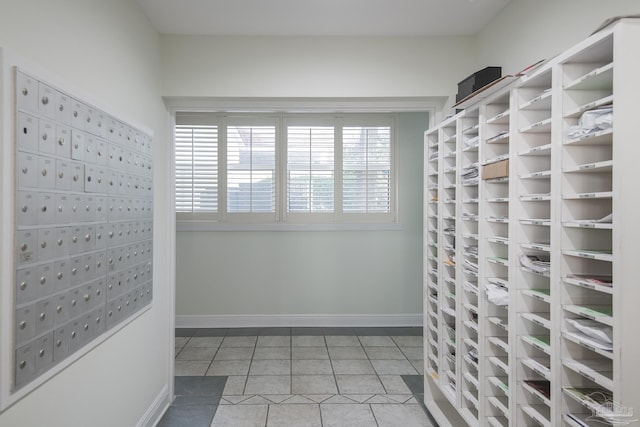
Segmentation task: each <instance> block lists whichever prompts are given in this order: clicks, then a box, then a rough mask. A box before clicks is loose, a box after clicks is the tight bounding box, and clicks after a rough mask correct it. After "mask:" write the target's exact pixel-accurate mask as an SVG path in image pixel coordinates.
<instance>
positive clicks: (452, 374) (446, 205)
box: [439, 116, 458, 402]
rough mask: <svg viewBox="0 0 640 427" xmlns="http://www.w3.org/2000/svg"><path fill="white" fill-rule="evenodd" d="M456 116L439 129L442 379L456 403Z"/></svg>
mask: <svg viewBox="0 0 640 427" xmlns="http://www.w3.org/2000/svg"><path fill="white" fill-rule="evenodd" d="M456 121H457V117H456V116H454V117H452V118H450V119H448V120H447V121H445V122H444V123H443V125H442V126H441V128H440V141H441V143H440V147H441V149H440V152H439V155H440V157H441V160H440V162H441V163H440V168H441V170H442V172H441V174H440V179H441V185H440V188H441V191H442V196H441V197H442V199H441V205H440V208H441V211H440V212H441V213H440V218H441V229H440V236H439V241H440V242H442V243H441V245H440V247H441V248H442V249H441V252H440V262H439V270H440V278H441V280H442V287H441V289H442V292H441V294H442V295H441V297H440V302H441V305H440V323H441V325H442V326H441V333H442V336H441V338H440V352H441V354H442V357H441V359H440V360H441V361H440V363H441V368H440V382H441V384H442V387H443V389H444V390H445V392H446V393H445V394H446V395H447V397H448V398H449V399H451V400H452V401H453V402H455V401H456V399H457V397H456V396H457V394H456V393H457V372H458V370H457V353H456V345H457V340H458V333H457V325H456V319H457V286H456V283H457V282H456V260H457V257H456V205H457V178H458V173H457V159H458V152H457V150H458V139H457V136H458V135H457V126H456V124H457V122H456Z"/></svg>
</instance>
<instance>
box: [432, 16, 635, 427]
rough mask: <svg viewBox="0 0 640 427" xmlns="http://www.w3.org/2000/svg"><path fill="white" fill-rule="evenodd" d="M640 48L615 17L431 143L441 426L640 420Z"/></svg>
mask: <svg viewBox="0 0 640 427" xmlns="http://www.w3.org/2000/svg"><path fill="white" fill-rule="evenodd" d="M639 42H640V20H638V19H636V20H631V19H629V20H622V21H621V22H618V23H617V24H615V25H612V26H610V27H608V28H606V29H604V30H602V31H600V32H598V33H596V34H594V35H592V36H591V37H590V38H588V39H586V40H585V41H583V42H581V43H579V44H578V45H576V46H575V47H573V48H571V49H569V50H568V51H566V52H564V53H562V54H560V55H558V56H557V57H555V58H553V59H552V60H550V61H548V62H547V63H546V64H543V65H542V66H540V67H538V68H537V69H535V70H533V71H532V72H531V73H529V74H527V75H525V76H522V77H521V78H519V79H516V80H514V81H513V82H512V83H511V84H510V85H508V86H506V87H504V88H502V89H501V90H498V91H496V92H495V93H492V94H491V95H489V96H487V97H484V98H482V99H480V100H478V101H477V102H475V103H473V102H468V103H466V104H465V105H466V108H465V110H463V111H461V112H459V113H457V114H456V115H454V116H452V117H448V118H446V119H445V120H443V121H442V122H441V123H439V124H438V125H437V126H435V127H434V128H432V129H429V130H428V131H427V132H425V135H424V150H425V153H424V154H425V161H424V164H425V173H424V179H425V181H424V192H425V193H424V194H425V196H424V253H425V256H424V338H425V355H424V356H425V361H424V363H425V404H426V406H427V408H428V409H429V410H430V412H431V413H432V414H433V416H434V418H435V420H436V421H437V423H438V425H440V426H461V425H469V426H479V427H485V426H495V427H506V426H511V427H520V426H538V425H539V426H548V427H551V426H565V425H566V426H579V427H585V426H587V427H590V426H598V425H626V424H628V421H629V420H632V419H635V418H639V417H640V388H638V386H637V384H638V381H639V380H640V379H639V378H638V369H637V364H638V360H640V344H639V343H638V332H637V327H638V326H637V325H638V324H639V323H640V309H639V304H638V301H640V287H638V286H637V278H638V276H639V275H638V268H637V267H638V259H637V246H638V243H637V241H638V236H640V221H638V218H640V203H639V202H638V198H637V194H638V190H637V188H638V182H639V179H638V166H637V162H638V159H639V158H640V144H637V143H636V142H635V141H636V139H637V138H636V136H637V133H638V132H637V128H638V119H637V105H638V96H637V95H638V93H640V80H639V79H638V75H640V58H638V55H636V54H635V52H636V50H637V45H638V43H639ZM506 159H509V160H508V164H506V163H505V165H504V170H503V171H501V173H500V176H499V177H498V176H490V177H488V178H490V179H481V180H479V181H478V180H475V179H474V178H475V177H476V176H477V175H476V171H477V165H478V164H479V165H480V166H481V167H483V165H486V164H494V163H495V162H497V161H501V160H502V161H504V160H506ZM492 162H493V163H492ZM485 167H486V166H485ZM623 344H624V345H623ZM634 409H635V411H636V416H635V417H632V416H631V415H630V414H631V413H632V412H631V411H632V410H634Z"/></svg>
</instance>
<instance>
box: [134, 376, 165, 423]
mask: <svg viewBox="0 0 640 427" xmlns="http://www.w3.org/2000/svg"><path fill="white" fill-rule="evenodd" d="M171 402H173V396H172V395H171V394H170V392H169V386H168V385H167V384H165V385H164V387H162V390H160V393H158V395H157V396H156V398H155V399H153V402H151V405H150V406H149V407H148V408H147V410H146V411H145V412H144V414H143V415H142V418H140V420H139V421H138V423H137V424H136V427H153V426H155V425H156V424H158V422H159V421H160V419H161V418H162V416H163V415H164V413H165V412H166V411H167V409H168V408H169V406H170V405H171Z"/></svg>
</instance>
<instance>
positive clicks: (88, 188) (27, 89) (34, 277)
mask: <svg viewBox="0 0 640 427" xmlns="http://www.w3.org/2000/svg"><path fill="white" fill-rule="evenodd" d="M15 97H16V110H15V116H16V132H15V134H16V209H15V212H16V215H15V217H16V221H15V256H14V259H15V287H14V294H15V299H14V302H15V313H14V331H15V332H14V340H13V342H14V346H15V352H14V367H15V368H14V378H13V389H14V391H15V390H18V389H21V388H23V387H24V386H25V385H27V384H29V383H31V382H32V381H33V380H35V379H36V378H37V377H39V376H40V375H42V374H44V373H45V372H47V371H49V370H50V369H51V368H52V367H53V366H54V365H56V364H58V363H60V362H62V361H63V360H65V359H67V358H68V357H69V356H71V355H72V354H74V353H76V352H78V351H79V350H80V349H81V348H83V347H84V346H85V345H87V344H89V343H90V342H92V341H94V339H95V338H97V337H99V336H100V335H101V334H103V333H104V332H105V331H106V330H108V329H111V328H112V327H114V326H115V325H117V324H118V323H119V322H122V321H124V320H125V319H127V318H128V317H129V316H131V315H132V314H134V313H136V312H138V311H139V309H140V308H142V307H144V306H146V305H148V304H149V303H150V301H151V298H152V293H153V285H152V252H153V237H152V235H153V216H152V213H153V199H152V191H153V175H152V173H153V170H152V147H151V138H150V137H149V135H146V134H144V133H143V132H141V131H139V130H137V129H135V128H133V127H131V126H129V125H127V124H125V123H123V122H121V121H119V120H117V119H115V118H113V117H111V116H109V115H108V114H106V113H105V112H103V111H100V110H99V109H96V108H94V107H92V106H91V105H89V104H88V103H85V102H83V101H81V100H78V99H76V98H74V97H73V96H71V95H69V94H67V93H66V92H64V91H61V90H58V89H57V88H54V87H53V86H51V85H49V84H47V83H45V82H42V81H40V80H38V79H37V78H34V77H32V76H30V75H29V74H27V73H25V72H23V71H22V70H18V69H16V71H15Z"/></svg>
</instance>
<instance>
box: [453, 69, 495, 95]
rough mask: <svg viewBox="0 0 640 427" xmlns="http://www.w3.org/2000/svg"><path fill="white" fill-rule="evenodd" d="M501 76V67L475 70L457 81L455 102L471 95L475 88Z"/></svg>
mask: <svg viewBox="0 0 640 427" xmlns="http://www.w3.org/2000/svg"><path fill="white" fill-rule="evenodd" d="M500 77H502V67H486V68H483V69H482V70H480V71H476V72H475V73H473V74H471V75H470V76H469V77H467V78H466V79H464V80H462V81H461V82H460V83H458V94H457V95H456V102H459V101H460V100H462V99H464V98H466V97H467V96H469V95H471V94H472V93H473V92H475V91H476V90H478V89H480V88H481V87H483V86H486V85H488V84H489V83H491V82H492V81H494V80H497V79H499V78H500Z"/></svg>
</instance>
